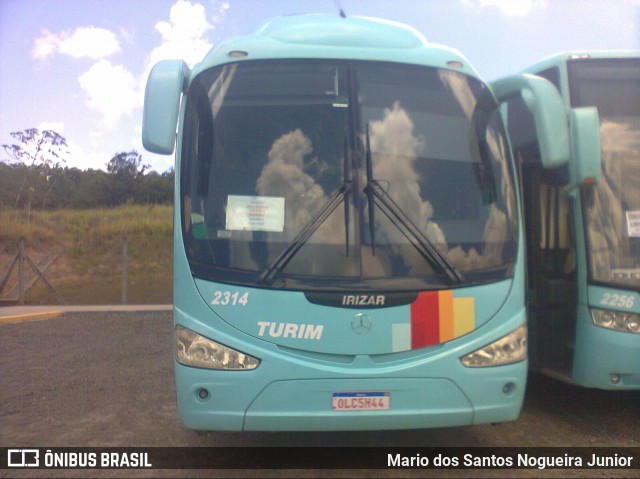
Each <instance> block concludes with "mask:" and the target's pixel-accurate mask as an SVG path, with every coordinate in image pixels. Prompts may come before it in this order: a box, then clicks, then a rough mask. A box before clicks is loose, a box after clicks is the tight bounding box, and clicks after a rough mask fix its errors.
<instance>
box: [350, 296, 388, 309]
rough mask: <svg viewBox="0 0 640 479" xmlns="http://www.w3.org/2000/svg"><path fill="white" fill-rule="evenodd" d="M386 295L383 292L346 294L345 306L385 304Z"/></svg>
mask: <svg viewBox="0 0 640 479" xmlns="http://www.w3.org/2000/svg"><path fill="white" fill-rule="evenodd" d="M385 299H386V297H385V296H384V295H382V294H371V295H369V294H345V295H344V296H342V305H343V306H384V302H385Z"/></svg>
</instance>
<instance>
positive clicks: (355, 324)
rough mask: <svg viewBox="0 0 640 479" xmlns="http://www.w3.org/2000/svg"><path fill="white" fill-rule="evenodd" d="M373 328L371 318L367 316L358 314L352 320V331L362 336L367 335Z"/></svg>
mask: <svg viewBox="0 0 640 479" xmlns="http://www.w3.org/2000/svg"><path fill="white" fill-rule="evenodd" d="M371 326H372V323H371V318H370V317H369V316H367V315H366V314H362V313H358V314H356V315H355V316H354V317H353V319H352V320H351V329H352V330H353V332H354V333H356V334H358V335H360V336H362V335H363V334H367V333H368V332H369V330H370V329H371Z"/></svg>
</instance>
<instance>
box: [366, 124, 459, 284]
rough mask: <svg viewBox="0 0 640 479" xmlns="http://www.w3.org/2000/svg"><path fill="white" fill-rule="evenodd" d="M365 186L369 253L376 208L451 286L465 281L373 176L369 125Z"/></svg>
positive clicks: (372, 245)
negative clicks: (367, 208) (367, 206)
mask: <svg viewBox="0 0 640 479" xmlns="http://www.w3.org/2000/svg"><path fill="white" fill-rule="evenodd" d="M365 161H366V170H367V186H366V187H365V189H364V193H365V194H366V195H367V199H368V201H369V231H370V233H371V249H372V251H373V253H374V254H375V236H374V231H375V224H374V221H375V215H374V210H375V208H376V207H378V208H380V210H381V211H382V213H384V215H385V216H386V217H387V218H389V220H390V221H391V223H392V224H393V225H394V226H395V227H396V228H397V229H398V230H399V231H400V232H401V233H402V234H403V235H404V237H405V238H407V240H409V242H410V243H411V244H412V245H413V247H414V248H415V249H416V250H417V251H418V253H420V256H422V257H423V258H424V259H425V260H426V261H427V263H429V265H430V266H431V267H432V268H433V269H434V270H435V271H436V272H437V273H439V274H440V275H441V276H444V277H445V278H446V279H447V280H448V281H449V282H450V283H461V282H462V280H463V279H464V277H463V276H462V273H460V271H458V269H457V268H456V267H455V266H454V265H453V263H451V261H449V259H448V258H447V257H446V256H445V255H443V254H442V253H441V252H440V251H439V250H438V249H437V248H436V246H435V245H434V244H433V243H432V242H431V240H429V238H427V237H426V236H425V235H424V233H423V232H422V230H421V229H420V228H418V227H417V226H416V224H415V223H414V222H413V221H411V218H409V217H408V216H407V214H406V213H405V212H404V211H403V210H402V208H401V207H400V206H399V205H398V204H397V203H396V202H395V201H394V200H393V198H391V196H389V194H388V193H387V192H386V191H385V190H384V188H383V187H382V186H380V182H379V181H378V180H376V179H375V178H374V176H373V160H372V158H371V140H370V138H369V125H368V124H367V128H366V152H365Z"/></svg>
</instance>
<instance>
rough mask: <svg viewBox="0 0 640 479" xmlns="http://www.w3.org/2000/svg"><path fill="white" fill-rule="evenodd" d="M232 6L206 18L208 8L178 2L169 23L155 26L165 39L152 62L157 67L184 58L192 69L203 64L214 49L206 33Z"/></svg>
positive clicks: (153, 53) (223, 6)
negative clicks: (165, 61) (206, 56)
mask: <svg viewBox="0 0 640 479" xmlns="http://www.w3.org/2000/svg"><path fill="white" fill-rule="evenodd" d="M228 8H229V4H228V3H227V2H224V3H222V4H220V5H219V6H218V8H217V11H216V13H215V14H214V15H212V16H211V17H210V18H211V21H212V22H213V23H210V21H209V20H208V19H207V14H206V11H205V8H204V7H203V6H202V5H200V4H199V3H196V4H192V3H191V2H190V1H188V0H178V1H177V2H176V3H175V4H174V5H173V6H172V7H171V11H170V13H169V21H161V22H158V23H156V25H155V28H156V30H157V31H158V32H159V33H160V35H161V37H162V43H161V44H160V45H159V46H158V47H156V48H154V49H153V51H152V52H151V54H150V58H149V63H150V64H151V65H154V64H155V63H157V62H159V61H160V60H168V59H177V58H180V59H183V60H184V61H185V62H187V64H188V65H189V66H190V67H191V66H193V65H194V64H196V63H197V62H199V61H201V60H202V58H203V57H204V56H205V55H206V53H207V52H208V51H209V50H210V49H211V47H212V44H211V42H210V41H209V40H208V39H207V33H208V32H209V31H210V30H211V29H212V28H214V26H215V24H216V23H218V22H219V21H220V20H221V19H222V17H223V16H224V12H225V11H226V10H227V9H228Z"/></svg>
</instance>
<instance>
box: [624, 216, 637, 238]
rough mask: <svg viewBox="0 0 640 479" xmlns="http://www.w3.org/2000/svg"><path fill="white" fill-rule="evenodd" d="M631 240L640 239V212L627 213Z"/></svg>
mask: <svg viewBox="0 0 640 479" xmlns="http://www.w3.org/2000/svg"><path fill="white" fill-rule="evenodd" d="M627 231H628V232H629V238H640V210H636V211H627Z"/></svg>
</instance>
